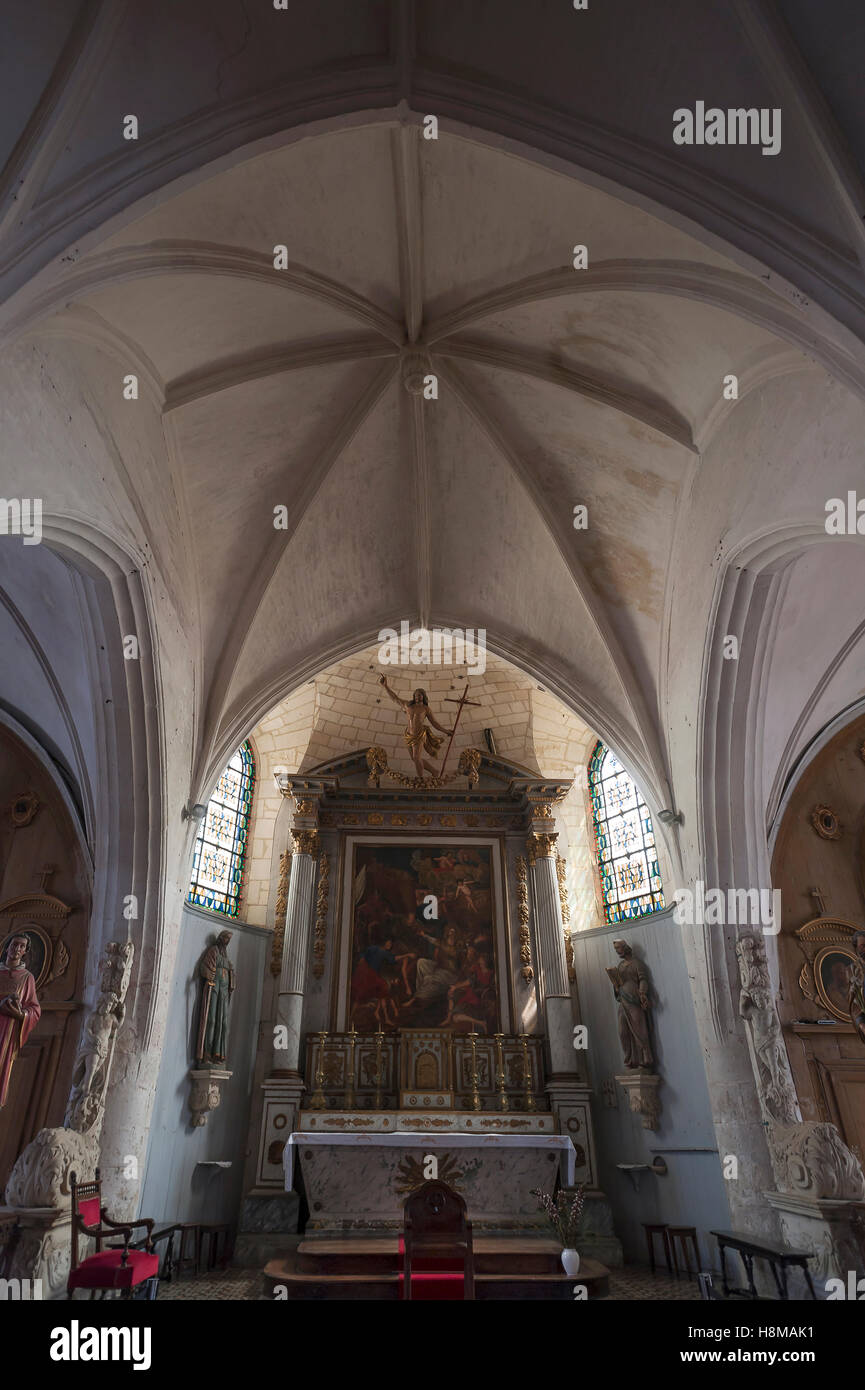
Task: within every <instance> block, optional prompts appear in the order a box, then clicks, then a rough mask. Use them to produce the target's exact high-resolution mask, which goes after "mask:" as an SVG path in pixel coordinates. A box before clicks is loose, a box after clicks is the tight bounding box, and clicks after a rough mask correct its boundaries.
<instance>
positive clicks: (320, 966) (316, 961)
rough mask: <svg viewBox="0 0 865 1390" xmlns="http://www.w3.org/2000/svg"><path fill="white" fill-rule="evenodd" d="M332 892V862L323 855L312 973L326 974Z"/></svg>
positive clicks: (319, 880) (319, 870)
mask: <svg viewBox="0 0 865 1390" xmlns="http://www.w3.org/2000/svg"><path fill="white" fill-rule="evenodd" d="M329 892H330V860H329V859H328V856H327V855H326V854H324V853H322V854H321V855H320V856H319V861H318V898H317V899H316V905H315V935H314V938H313V946H312V954H313V962H312V973H313V975H317V976H321V975H323V974H324V957H325V952H326V951H327V899H328V894H329Z"/></svg>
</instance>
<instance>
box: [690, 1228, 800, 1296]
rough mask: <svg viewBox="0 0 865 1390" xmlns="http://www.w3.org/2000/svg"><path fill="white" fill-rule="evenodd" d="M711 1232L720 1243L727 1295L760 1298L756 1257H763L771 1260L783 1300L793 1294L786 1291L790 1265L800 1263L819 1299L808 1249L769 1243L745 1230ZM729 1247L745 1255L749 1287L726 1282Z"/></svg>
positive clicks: (744, 1260)
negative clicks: (756, 1284)
mask: <svg viewBox="0 0 865 1390" xmlns="http://www.w3.org/2000/svg"><path fill="white" fill-rule="evenodd" d="M710 1235H713V1236H714V1237H715V1239H716V1240H717V1242H718V1252H719V1254H720V1256H721V1274H722V1276H723V1279H724V1295H725V1297H727V1298H729V1297H730V1296H731V1294H738V1295H739V1296H740V1297H742V1298H758V1297H759V1294H758V1293H757V1289H756V1287H755V1285H754V1260H755V1259H761V1260H767V1261H768V1263H769V1266H770V1268H771V1270H772V1277H773V1278H774V1280H775V1287H776V1288H777V1290H778V1297H779V1298H780V1299H787V1300H789V1297H790V1295H789V1293H788V1292H787V1270H788V1268H789V1267H790V1265H795V1266H798V1267H799V1268H800V1269H801V1270H802V1271H803V1272H804V1275H805V1281H806V1283H807V1285H808V1288H809V1289H810V1291H811V1297H812V1298H814V1299H816V1297H817V1295H816V1293H815V1292H814V1285H813V1283H812V1281H811V1272H810V1270H809V1269H808V1261H809V1260H810V1259H812V1258H813V1257H812V1256H811V1255H810V1254H808V1252H807V1251H805V1250H787V1249H782V1248H781V1247H780V1246H777V1245H769V1244H768V1243H767V1242H766V1241H763V1240H755V1239H754V1237H753V1236H750V1235H747V1234H746V1232H744V1231H711V1232H710ZM727 1248H729V1249H731V1250H738V1252H739V1254H740V1255H741V1257H742V1263H743V1265H744V1266H745V1273H746V1274H747V1276H748V1287H747V1289H731V1288H730V1286H729V1284H728V1283H727V1265H726V1261H725V1259H724V1251H725V1249H727Z"/></svg>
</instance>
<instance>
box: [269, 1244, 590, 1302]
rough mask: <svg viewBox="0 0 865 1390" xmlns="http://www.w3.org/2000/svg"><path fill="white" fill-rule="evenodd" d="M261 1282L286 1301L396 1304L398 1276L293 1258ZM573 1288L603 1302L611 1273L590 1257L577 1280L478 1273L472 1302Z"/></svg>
mask: <svg viewBox="0 0 865 1390" xmlns="http://www.w3.org/2000/svg"><path fill="white" fill-rule="evenodd" d="M346 1243H349V1242H346ZM351 1243H353V1242H351ZM334 1263H335V1261H334ZM264 1284H265V1296H266V1297H267V1298H272V1299H275V1300H287V1301H289V1302H293V1301H296V1300H304V1299H307V1300H315V1301H320V1300H331V1299H333V1300H346V1299H357V1300H368V1301H369V1300H379V1299H381V1300H388V1301H392V1302H396V1301H399V1299H400V1277H399V1274H398V1272H397V1271H395V1270H391V1271H389V1272H388V1271H383V1270H375V1269H369V1270H367V1271H366V1272H365V1273H363V1272H354V1273H345V1272H340V1273H336V1272H332V1273H326V1274H323V1273H314V1272H308V1271H305V1270H300V1269H298V1268H297V1261H296V1260H295V1258H294V1257H289V1258H288V1259H283V1260H271V1261H270V1263H269V1264H268V1265H267V1266H266V1267H265V1270H264ZM575 1284H585V1286H586V1290H587V1294H588V1297H589V1298H606V1297H607V1296H608V1294H609V1271H608V1270H607V1268H606V1267H605V1266H604V1265H602V1264H599V1263H598V1261H597V1260H592V1259H589V1258H586V1259H584V1260H583V1261H582V1263H581V1268H580V1273H579V1274H578V1275H577V1277H576V1279H573V1278H571V1277H570V1276H569V1275H567V1274H565V1273H564V1271H563V1270H561V1268H560V1269H559V1270H558V1272H553V1271H552V1270H548V1271H546V1272H543V1273H529V1272H524V1271H516V1270H514V1271H510V1272H507V1273H490V1272H483V1273H481V1272H478V1271H477V1270H476V1271H475V1299H476V1301H478V1302H484V1301H486V1302H489V1301H502V1302H504V1301H517V1300H529V1301H537V1300H542V1299H557V1300H561V1301H572V1300H573V1296H574V1285H575Z"/></svg>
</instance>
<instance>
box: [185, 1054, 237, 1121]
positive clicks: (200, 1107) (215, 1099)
mask: <svg viewBox="0 0 865 1390" xmlns="http://www.w3.org/2000/svg"><path fill="white" fill-rule="evenodd" d="M232 1075H233V1073H232V1072H230V1071H224V1070H222V1069H221V1068H219V1067H194V1068H193V1069H192V1070H191V1071H190V1073H189V1079H190V1082H191V1083H192V1084H191V1087H190V1092H189V1108H190V1110H191V1111H192V1124H193V1127H194V1128H195V1127H198V1126H200V1125H206V1124H207V1117H208V1115H209V1114H210V1112H211V1110H216V1109H218V1107H219V1103H220V1100H221V1099H222V1097H221V1093H220V1087H221V1086H222V1085H223V1083H224V1082H226V1081H230V1080H231V1077H232Z"/></svg>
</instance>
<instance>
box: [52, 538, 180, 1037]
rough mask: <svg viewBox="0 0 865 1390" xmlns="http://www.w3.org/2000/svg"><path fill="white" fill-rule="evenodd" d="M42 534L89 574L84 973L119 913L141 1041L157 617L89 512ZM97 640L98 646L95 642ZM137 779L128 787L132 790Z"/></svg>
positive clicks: (158, 865)
mask: <svg viewBox="0 0 865 1390" xmlns="http://www.w3.org/2000/svg"><path fill="white" fill-rule="evenodd" d="M43 535H44V539H45V543H46V544H47V545H49V546H50V547H51V548H52V549H53V550H54V551H56V552H57V553H58V554H59V555H61V556H62V557H63V559H64V560H66V562H67V563H68V564H69V565H70V566H71V567H72V568H73V569H75V570H77V571H78V572H79V573H81V574H83V575H85V576H87V577H88V578H90V579H91V580H92V581H93V583H92V584H89V585H85V586H82V599H83V604H84V608H85V613H86V618H87V621H88V623H89V626H90V631H91V634H92V638H93V641H92V650H93V653H94V663H93V672H94V675H93V683H94V684H93V707H94V710H95V711H96V712H97V714H98V719H99V723H100V730H99V733H100V737H99V747H100V749H101V757H100V761H99V766H98V768H96V769H95V770H94V782H95V796H94V800H95V802H96V804H97V807H98V810H99V825H98V827H97V828H96V835H97V846H96V853H95V855H94V861H95V871H94V897H93V907H92V914H93V925H94V927H95V930H93V931H92V932H91V937H90V945H89V955H88V975H87V978H88V980H93V981H95V980H96V978H97V976H98V966H99V961H100V959H101V956H102V953H103V950H104V947H105V945H106V943H107V942H108V941H109V940H110V939H116V937H117V932H118V930H119V927H118V922H120V923H123V929H125V930H126V931H127V932H128V936H129V939H130V940H132V941H134V943H135V948H136V949H135V955H136V959H135V966H134V978H133V984H132V986H131V988H130V991H129V1004H130V1006H131V1007H130V1010H129V1015H128V1021H130V1022H131V1021H132V1020H133V1019H134V1020H135V1028H136V1032H138V1034H139V1037H140V1038H141V1040H142V1043H143V1044H144V1045H146V1039H147V1038H148V1037H149V1036H150V1032H151V1029H152V1025H153V1018H154V1010H155V1002H156V994H157V991H155V990H154V989H152V988H151V987H150V983H149V982H144V981H143V980H141V979H140V975H141V967H142V960H143V959H147V958H148V957H151V958H152V959H153V971H154V975H156V974H157V973H158V970H159V962H160V957H161V950H162V941H161V937H162V927H163V904H162V902H161V892H162V876H163V851H162V830H161V820H162V810H163V796H164V792H163V767H162V763H163V757H162V737H161V688H160V679H159V655H158V649H157V644H156V641H155V640H154V633H155V623H154V616H153V610H152V602H151V597H150V593H149V590H148V581H147V579H146V575H147V568H146V566H145V565H144V564H143V562H142V560H141V559H140V557H137V556H135V555H134V554H130V553H129V552H128V551H127V550H125V549H124V548H123V547H121V546H120V544H119V543H118V542H117V541H115V540H113V539H112V538H110V537H108V536H106V535H104V534H103V533H101V532H99V531H97V530H96V528H94V527H92V526H91V525H89V523H86V522H80V521H77V520H76V521H72V520H67V519H66V518H60V517H50V516H47V517H46V518H45V521H44V524H43ZM129 633H133V634H136V635H137V636H138V638H139V658H138V660H137V661H127V660H125V658H124V656H123V641H122V638H123V636H124V635H126V634H129ZM101 649H104V650H101ZM133 789H134V794H133ZM129 894H134V895H135V897H136V898H137V900H138V903H139V906H140V915H139V917H138V918H137V919H130V920H129V921H128V922H124V919H123V916H122V904H123V900H124V898H126V897H127V896H128V895H129Z"/></svg>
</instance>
